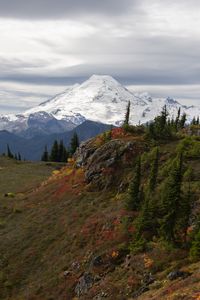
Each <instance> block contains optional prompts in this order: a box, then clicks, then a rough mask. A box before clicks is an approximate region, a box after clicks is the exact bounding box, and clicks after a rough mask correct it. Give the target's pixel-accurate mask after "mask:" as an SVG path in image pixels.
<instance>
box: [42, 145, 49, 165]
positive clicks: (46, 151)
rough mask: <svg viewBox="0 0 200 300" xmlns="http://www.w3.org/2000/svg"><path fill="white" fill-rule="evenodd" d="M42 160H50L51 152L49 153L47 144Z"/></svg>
mask: <svg viewBox="0 0 200 300" xmlns="http://www.w3.org/2000/svg"><path fill="white" fill-rule="evenodd" d="M41 160H42V161H48V160H49V153H48V149H47V145H45V148H44V152H43V154H42V158H41Z"/></svg>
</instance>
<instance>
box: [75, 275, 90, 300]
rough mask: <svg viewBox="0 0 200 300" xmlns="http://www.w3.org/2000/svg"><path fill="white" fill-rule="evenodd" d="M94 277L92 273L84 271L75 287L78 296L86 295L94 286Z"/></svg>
mask: <svg viewBox="0 0 200 300" xmlns="http://www.w3.org/2000/svg"><path fill="white" fill-rule="evenodd" d="M93 284H94V278H93V276H92V275H91V274H90V273H84V274H83V276H82V277H81V278H80V279H79V282H78V284H77V286H76V288H75V293H76V295H77V296H78V297H80V296H81V295H84V294H86V293H87V292H88V290H89V289H90V288H91V287H92V286H93Z"/></svg>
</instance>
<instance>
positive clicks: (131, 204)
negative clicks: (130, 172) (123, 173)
mask: <svg viewBox="0 0 200 300" xmlns="http://www.w3.org/2000/svg"><path fill="white" fill-rule="evenodd" d="M140 184H141V158H140V157H138V159H137V161H136V166H135V170H134V176H133V179H132V181H131V183H130V186H129V193H128V197H127V201H126V207H127V209H129V210H138V209H139V208H140V206H141V191H140Z"/></svg>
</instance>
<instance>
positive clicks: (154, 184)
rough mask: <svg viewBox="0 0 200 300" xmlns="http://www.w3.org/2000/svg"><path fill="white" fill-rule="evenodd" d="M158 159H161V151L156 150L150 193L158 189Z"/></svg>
mask: <svg viewBox="0 0 200 300" xmlns="http://www.w3.org/2000/svg"><path fill="white" fill-rule="evenodd" d="M158 159H159V151H158V148H156V150H155V153H154V160H153V163H152V165H151V170H150V175H149V192H151V193H152V192H153V191H154V190H155V187H156V183H157V177H158Z"/></svg>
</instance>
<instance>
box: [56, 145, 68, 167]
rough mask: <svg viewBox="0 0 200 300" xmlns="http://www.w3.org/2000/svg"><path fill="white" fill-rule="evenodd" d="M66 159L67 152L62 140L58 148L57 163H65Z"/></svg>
mask: <svg viewBox="0 0 200 300" xmlns="http://www.w3.org/2000/svg"><path fill="white" fill-rule="evenodd" d="M67 159H68V152H67V150H66V148H65V146H64V144H63V140H61V141H60V144H59V147H58V161H59V162H67Z"/></svg>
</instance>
